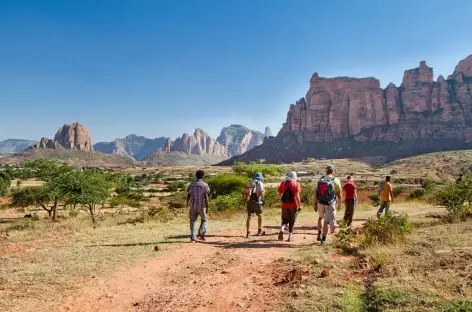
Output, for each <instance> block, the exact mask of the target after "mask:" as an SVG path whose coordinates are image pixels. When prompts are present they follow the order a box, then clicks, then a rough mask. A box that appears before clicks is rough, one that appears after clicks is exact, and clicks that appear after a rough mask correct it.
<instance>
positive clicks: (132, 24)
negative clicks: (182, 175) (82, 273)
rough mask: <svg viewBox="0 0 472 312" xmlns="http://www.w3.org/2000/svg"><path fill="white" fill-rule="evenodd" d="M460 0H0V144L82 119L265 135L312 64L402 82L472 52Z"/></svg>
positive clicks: (325, 71) (134, 128) (117, 125)
mask: <svg viewBox="0 0 472 312" xmlns="http://www.w3.org/2000/svg"><path fill="white" fill-rule="evenodd" d="M471 12H472V1H470V0H449V1H444V0H440V1H436V0H414V1H413V0H408V1H406V0H396V1H383V0H365V1H364V0H357V1H352V0H346V1H336V0H329V1H316V0H306V1H305V0H291V1H288V0H237V1H236V0H234V1H230V0H188V1H184V0H168V1H160V0H134V1H133V0H110V1H105V0H75V1H73V0H68V1H66V0H35V1H24V0H2V1H0V107H1V112H0V116H1V119H0V121H1V122H0V140H1V139H6V138H26V139H39V138H40V137H42V136H48V137H52V136H53V135H54V134H55V132H56V131H57V129H58V128H59V127H60V126H62V125H63V124H64V123H71V122H74V121H76V120H77V121H79V122H81V123H83V124H84V125H85V126H87V127H88V128H89V130H90V131H91V134H92V137H93V140H94V142H98V141H111V140H113V139H114V138H116V137H123V136H126V135H128V134H130V133H136V134H138V135H145V136H148V137H158V136H171V137H176V136H180V135H181V134H182V133H183V132H193V129H194V128H196V127H200V128H203V129H204V130H206V131H207V132H209V133H210V135H212V136H213V137H216V136H217V135H218V134H219V131H220V129H221V128H222V127H223V126H227V125H229V124H233V123H237V124H243V125H245V126H248V127H250V128H254V129H257V130H263V129H264V127H265V126H270V127H271V128H272V130H273V132H274V133H277V131H278V130H279V129H280V127H281V125H282V123H283V122H284V121H285V118H286V112H287V110H288V107H289V105H290V104H291V103H294V102H295V100H297V99H299V98H300V97H303V96H305V94H306V91H307V89H308V81H309V79H310V77H311V75H312V73H313V72H318V73H319V74H320V75H321V76H338V75H340V76H357V77H363V76H375V77H377V78H379V79H380V81H381V85H382V86H386V85H387V84H388V83H389V82H390V81H392V82H394V83H396V84H397V85H398V84H399V83H400V82H401V78H402V76H403V71H404V70H405V69H409V68H414V67H417V66H418V63H419V61H420V60H426V61H427V64H428V65H430V66H432V67H434V71H435V76H437V75H438V74H443V75H444V76H447V75H449V74H450V73H452V71H453V70H454V67H455V65H456V64H457V63H458V62H459V60H461V59H463V58H465V57H466V56H468V55H469V54H472V40H471V38H472V37H471V29H472V28H471V27H472V24H471V20H470V13H471Z"/></svg>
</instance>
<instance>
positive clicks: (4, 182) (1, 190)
mask: <svg viewBox="0 0 472 312" xmlns="http://www.w3.org/2000/svg"><path fill="white" fill-rule="evenodd" d="M10 185H11V177H10V175H9V174H7V173H5V172H0V196H6V195H7V193H8V189H9V188H10Z"/></svg>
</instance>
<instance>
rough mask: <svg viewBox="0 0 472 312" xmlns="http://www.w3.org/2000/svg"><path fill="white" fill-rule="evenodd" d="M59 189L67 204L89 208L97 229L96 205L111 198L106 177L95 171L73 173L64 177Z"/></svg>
mask: <svg viewBox="0 0 472 312" xmlns="http://www.w3.org/2000/svg"><path fill="white" fill-rule="evenodd" d="M58 187H59V193H60V194H61V195H62V196H63V197H64V199H65V201H66V202H67V203H69V204H74V205H82V206H83V207H85V208H87V210H88V211H89V213H90V217H91V218H92V223H93V227H94V228H95V227H96V225H97V221H96V218H95V213H96V205H97V204H101V203H103V202H105V201H106V200H107V198H108V196H109V188H110V183H109V182H108V181H107V180H106V177H105V175H104V174H102V173H99V172H95V171H84V172H79V171H72V172H70V173H68V174H66V175H64V176H63V177H62V180H61V183H60V184H59V186H58Z"/></svg>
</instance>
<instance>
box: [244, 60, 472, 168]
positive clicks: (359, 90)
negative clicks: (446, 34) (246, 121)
mask: <svg viewBox="0 0 472 312" xmlns="http://www.w3.org/2000/svg"><path fill="white" fill-rule="evenodd" d="M471 87H472V55H471V56H469V57H467V58H466V59H465V60H463V61H461V62H459V64H458V65H457V66H456V68H455V70H454V72H453V74H452V75H451V76H449V77H448V79H444V78H443V76H439V77H438V79H437V81H434V80H433V69H432V68H431V67H429V66H428V65H426V62H425V61H421V62H420V64H419V67H417V68H414V69H410V70H406V71H405V72H404V75H403V81H402V84H401V85H400V86H399V87H396V86H395V85H394V84H392V83H391V84H389V85H388V86H387V87H386V88H385V89H382V88H381V87H380V82H379V81H378V80H377V79H375V78H370V77H369V78H349V77H337V78H322V77H320V76H319V75H318V74H317V73H315V74H313V76H312V78H311V80H310V88H309V90H308V92H307V94H306V97H305V98H302V99H300V100H299V101H297V102H296V103H295V104H293V105H291V106H290V109H289V112H288V114H287V120H286V122H285V123H284V124H283V126H282V129H281V130H280V132H279V134H278V135H277V137H276V138H272V139H271V138H269V139H266V140H265V142H264V144H262V145H261V146H259V147H256V148H255V149H254V150H252V151H250V152H248V153H247V154H245V155H243V156H242V157H240V158H239V160H252V159H256V158H264V159H266V160H268V161H272V162H284V161H285V162H286V161H292V160H302V159H303V158H306V157H353V156H354V157H355V156H365V155H372V154H385V155H386V156H390V157H393V158H394V157H397V156H408V155H413V154H418V153H422V152H431V151H437V150H444V149H463V148H470V147H472V145H471V143H469V142H471V140H472V94H471Z"/></svg>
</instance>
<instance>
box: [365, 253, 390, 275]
mask: <svg viewBox="0 0 472 312" xmlns="http://www.w3.org/2000/svg"><path fill="white" fill-rule="evenodd" d="M369 262H370V264H371V265H372V268H373V269H374V270H376V271H378V270H380V269H381V268H382V267H385V266H387V265H388V264H389V263H390V258H389V256H388V254H386V253H384V252H381V251H376V252H374V253H373V254H371V255H370V257H369Z"/></svg>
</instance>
